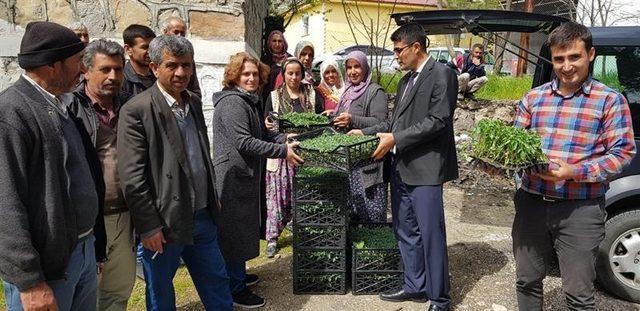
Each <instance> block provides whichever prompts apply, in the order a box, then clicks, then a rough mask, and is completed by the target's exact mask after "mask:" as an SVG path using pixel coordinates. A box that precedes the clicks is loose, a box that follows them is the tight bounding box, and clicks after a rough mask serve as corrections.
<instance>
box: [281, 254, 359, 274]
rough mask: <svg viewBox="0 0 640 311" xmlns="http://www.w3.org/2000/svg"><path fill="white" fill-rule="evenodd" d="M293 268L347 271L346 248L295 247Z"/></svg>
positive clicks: (311, 270)
mask: <svg viewBox="0 0 640 311" xmlns="http://www.w3.org/2000/svg"><path fill="white" fill-rule="evenodd" d="M293 268H294V269H295V270H296V271H307V272H318V271H324V272H345V271H346V268H347V251H346V249H344V248H342V249H321V248H294V249H293Z"/></svg>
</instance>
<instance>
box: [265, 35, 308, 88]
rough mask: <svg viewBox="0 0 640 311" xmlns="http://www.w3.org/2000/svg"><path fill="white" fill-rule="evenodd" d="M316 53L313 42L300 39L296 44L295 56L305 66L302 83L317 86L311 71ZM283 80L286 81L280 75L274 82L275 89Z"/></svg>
mask: <svg viewBox="0 0 640 311" xmlns="http://www.w3.org/2000/svg"><path fill="white" fill-rule="evenodd" d="M314 54H315V49H314V48H313V44H311V42H309V41H300V42H298V44H296V49H295V53H294V56H295V57H296V58H297V59H298V60H299V61H300V63H302V66H303V76H302V83H306V84H309V85H311V86H314V87H315V86H316V85H317V83H316V80H315V79H314V78H313V73H312V72H311V66H312V64H313V57H314ZM283 82H284V81H283V79H282V77H281V76H278V77H277V78H276V82H275V84H274V89H277V88H278V87H280V86H281V85H282V83H283Z"/></svg>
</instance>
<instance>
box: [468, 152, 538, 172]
mask: <svg viewBox="0 0 640 311" xmlns="http://www.w3.org/2000/svg"><path fill="white" fill-rule="evenodd" d="M471 158H472V159H473V160H472V163H471V165H472V166H473V167H476V168H479V169H481V170H483V171H485V172H487V173H489V174H492V175H499V174H504V175H512V174H514V173H520V172H523V171H528V172H534V173H541V172H544V171H546V170H547V168H548V166H549V163H533V164H528V165H521V166H505V165H501V164H498V163H495V162H494V161H492V160H490V159H487V158H480V157H474V156H471Z"/></svg>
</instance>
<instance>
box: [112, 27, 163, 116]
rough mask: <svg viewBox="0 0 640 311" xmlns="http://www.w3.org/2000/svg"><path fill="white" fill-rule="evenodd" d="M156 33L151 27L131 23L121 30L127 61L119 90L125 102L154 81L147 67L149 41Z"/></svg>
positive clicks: (154, 78) (148, 61)
mask: <svg viewBox="0 0 640 311" xmlns="http://www.w3.org/2000/svg"><path fill="white" fill-rule="evenodd" d="M155 37H156V34H155V33H154V32H153V30H151V28H149V27H147V26H143V25H138V24H133V25H130V26H129V27H127V28H126V29H125V30H124V31H123V32H122V39H123V40H124V50H125V52H126V53H127V55H128V56H129V61H128V62H127V63H126V64H125V66H124V83H123V84H122V90H120V99H121V101H122V102H123V103H126V102H127V101H128V100H129V99H131V98H133V97H134V96H136V95H138V94H140V93H142V92H143V91H144V90H146V89H148V88H149V87H151V86H152V85H153V84H154V83H155V82H156V77H155V76H154V75H153V72H151V68H149V63H150V62H151V60H150V59H149V52H148V49H149V43H150V42H151V40H153V38H155Z"/></svg>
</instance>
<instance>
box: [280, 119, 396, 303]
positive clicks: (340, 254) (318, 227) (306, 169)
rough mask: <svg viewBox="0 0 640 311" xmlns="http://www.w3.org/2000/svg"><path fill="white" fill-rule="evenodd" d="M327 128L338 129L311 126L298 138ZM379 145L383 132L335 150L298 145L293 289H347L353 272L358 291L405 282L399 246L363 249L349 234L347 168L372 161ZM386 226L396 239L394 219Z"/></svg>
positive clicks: (325, 131) (326, 291) (373, 290)
mask: <svg viewBox="0 0 640 311" xmlns="http://www.w3.org/2000/svg"><path fill="white" fill-rule="evenodd" d="M323 134H324V135H326V134H329V135H333V134H338V133H337V132H336V131H334V130H332V129H330V128H321V129H316V130H311V131H308V132H306V133H304V134H302V135H300V136H298V139H299V140H306V139H312V138H314V137H318V136H320V135H323ZM377 145H378V138H375V137H374V138H370V139H366V140H364V141H361V142H357V143H353V144H349V145H342V146H340V147H337V148H336V149H335V150H333V151H331V152H320V151H317V150H313V149H305V148H302V147H301V148H300V149H299V150H298V153H299V154H300V155H301V156H302V157H303V158H304V159H305V164H304V166H303V167H302V168H300V169H299V170H298V172H297V174H296V177H295V179H294V202H293V211H294V226H293V235H294V237H293V238H294V245H293V256H294V259H293V292H294V294H345V293H346V292H347V288H346V284H347V279H348V277H349V276H352V289H353V293H354V294H377V293H379V292H382V291H386V290H388V289H392V288H396V287H398V286H400V285H401V284H402V283H401V282H402V271H403V270H402V264H401V260H400V252H399V250H398V249H397V247H394V246H393V245H391V246H389V244H383V245H382V246H384V247H375V248H366V249H358V248H357V247H354V246H352V241H351V238H350V237H349V235H348V229H349V213H350V211H349V208H348V197H349V187H350V184H349V178H348V172H350V171H352V170H353V169H355V168H357V167H360V165H363V164H365V163H370V161H371V154H372V153H373V151H374V150H375V148H376V147H377ZM359 226H360V225H359ZM364 226H365V227H366V226H368V225H364ZM382 226H383V227H384V228H386V229H387V230H388V232H390V233H391V239H395V238H394V237H393V233H392V232H391V229H390V226H389V224H386V225H382ZM360 227H361V226H360ZM352 229H357V227H354V228H352ZM352 231H353V230H352ZM387 238H388V237H387ZM394 241H395V240H394ZM367 245H373V246H376V245H377V244H376V243H373V244H371V243H368V244H367ZM378 246H379V245H378ZM349 255H351V256H352V257H351V259H350V260H349V258H348V256H349ZM350 271H352V275H350V274H349V272H350Z"/></svg>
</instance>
